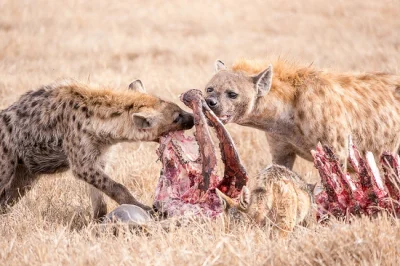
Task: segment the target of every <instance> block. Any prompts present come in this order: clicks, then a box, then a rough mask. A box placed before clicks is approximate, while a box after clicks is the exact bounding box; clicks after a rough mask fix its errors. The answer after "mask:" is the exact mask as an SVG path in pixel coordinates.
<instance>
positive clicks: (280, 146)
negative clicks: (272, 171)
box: [266, 133, 296, 170]
mask: <svg viewBox="0 0 400 266" xmlns="http://www.w3.org/2000/svg"><path fill="white" fill-rule="evenodd" d="M266 136H267V140H268V144H269V149H270V153H271V156H272V163H275V164H279V165H283V166H286V167H287V168H289V169H290V170H292V169H293V165H294V161H295V160H296V153H295V151H294V150H293V148H292V146H291V145H290V144H289V143H285V142H283V141H282V140H279V138H277V137H275V136H273V135H271V134H268V133H267V134H266Z"/></svg>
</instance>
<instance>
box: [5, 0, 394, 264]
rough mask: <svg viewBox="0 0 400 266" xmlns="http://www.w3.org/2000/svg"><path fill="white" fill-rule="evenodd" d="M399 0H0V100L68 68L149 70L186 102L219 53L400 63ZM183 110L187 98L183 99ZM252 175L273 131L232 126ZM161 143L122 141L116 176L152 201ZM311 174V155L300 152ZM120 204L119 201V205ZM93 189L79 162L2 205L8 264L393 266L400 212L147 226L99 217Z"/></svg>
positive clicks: (83, 72)
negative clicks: (123, 229)
mask: <svg viewBox="0 0 400 266" xmlns="http://www.w3.org/2000/svg"><path fill="white" fill-rule="evenodd" d="M399 14H400V1H399V0H382V1H373V0H363V1H361V0H352V1H343V0H340V1H322V0H307V1H289V0H280V1H269V0H268V1H265V0H264V1H261V0H257V1H251V2H249V1H242V0H237V1H229V0H222V1H183V0H177V1H171V2H168V3H167V2H166V1H161V0H158V1H154V0H148V1H127V0H126V1H104V0H101V1H100V0H99V1H83V0H71V1H61V0H53V1H45V0H36V1H30V0H0V109H2V108H5V107H7V106H8V105H9V104H11V103H12V102H13V101H15V100H16V99H17V98H18V97H19V96H20V95H21V94H22V93H23V92H25V91H27V90H29V89H34V88H37V87H39V86H41V85H44V84H48V83H51V82H54V81H56V80H60V79H63V78H73V79H75V80H77V81H80V82H84V83H90V84H99V85H102V86H108V87H115V88H116V89H121V90H122V89H125V88H126V87H127V86H128V84H129V83H130V82H131V81H132V80H134V79H136V78H140V79H141V80H142V81H143V83H144V84H145V86H146V87H147V90H148V91H149V92H150V93H153V94H156V95H159V96H161V97H163V98H164V99H167V100H173V101H175V102H178V98H177V96H178V95H179V94H180V93H182V92H184V91H186V90H188V89H191V88H199V89H203V87H204V85H205V84H206V82H207V81H208V79H209V78H210V77H211V76H212V74H213V73H214V65H213V64H214V61H215V60H216V59H221V60H223V61H225V63H226V64H227V65H231V64H232V63H233V62H235V61H236V60H238V59H240V58H256V59H265V58H269V57H277V56H280V57H283V58H287V59H289V60H293V61H296V62H299V63H304V64H307V65H309V64H313V65H314V67H316V68H329V69H332V70H334V71H346V72H347V71H386V72H392V73H400V16H399ZM180 105H181V106H182V107H183V104H180ZM228 129H229V131H230V132H231V133H232V136H233V139H234V141H235V142H236V144H237V146H238V148H239V152H240V155H241V157H242V158H243V160H244V164H245V166H246V169H247V170H248V172H249V174H250V178H254V176H255V175H256V174H257V172H258V171H259V170H261V169H262V168H263V167H265V166H267V165H268V164H269V163H270V162H271V158H270V155H269V152H268V143H267V141H266V139H265V135H264V134H263V133H262V132H261V131H258V130H255V129H249V128H244V127H239V126H235V125H229V126H228ZM156 148H157V144H156V143H141V144H120V145H117V146H116V148H115V151H116V152H115V153H113V154H112V156H111V158H110V164H111V168H110V174H111V176H112V177H113V179H115V180H117V181H119V182H122V183H123V184H124V185H126V186H127V187H128V188H129V189H130V190H131V191H132V193H134V194H135V195H136V196H137V197H138V198H139V199H140V200H141V201H142V202H144V203H147V204H151V202H152V199H153V195H154V190H155V185H156V183H157V180H158V176H159V170H160V168H161V165H160V163H159V162H157V161H156V160H157V156H156V153H155V150H156ZM295 170H296V171H297V172H298V173H300V174H302V175H303V176H305V178H306V179H307V180H309V181H313V180H317V178H318V176H317V175H316V171H315V170H314V168H313V165H312V164H311V163H309V162H305V161H304V160H298V161H297V162H296V166H295ZM113 206H116V204H115V203H114V202H112V201H111V200H110V201H109V208H110V209H111V208H112V207H113ZM90 211H91V207H90V203H89V198H88V192H87V189H86V186H85V185H84V184H83V183H82V182H80V181H77V180H76V179H74V178H73V177H72V175H71V173H70V172H67V173H65V174H62V175H56V176H51V177H50V176H43V178H41V180H40V181H39V182H38V184H37V185H36V186H35V188H34V189H33V190H32V191H31V192H30V193H29V194H28V195H27V196H26V197H25V198H24V199H23V200H21V201H20V203H19V204H17V205H16V206H15V207H14V208H13V209H12V210H11V212H9V213H8V214H5V215H1V216H0V264H1V265H189V264H190V265H332V264H335V265H336V264H342V265H344V264H345V265H396V264H398V258H399V256H400V223H399V221H398V220H395V219H393V218H391V217H381V218H378V219H373V220H370V219H367V218H362V219H356V220H354V221H353V222H352V223H351V224H344V223H341V222H331V223H329V224H328V225H326V226H320V225H314V226H312V227H310V228H302V227H299V228H296V231H295V233H294V234H293V235H292V236H291V237H290V238H289V239H288V240H271V239H270V238H269V235H270V232H269V229H268V228H267V229H265V228H254V227H252V226H250V225H244V226H238V227H235V228H232V230H231V231H228V232H227V231H225V230H224V225H223V223H222V222H221V221H220V220H217V221H215V222H209V223H205V224H199V223H193V224H192V225H191V226H189V227H184V228H176V229H173V230H172V231H171V232H168V233H167V232H163V231H162V230H161V229H160V228H158V227H157V226H155V227H154V228H153V229H152V231H151V233H150V234H149V235H145V234H130V233H127V234H121V235H119V236H117V237H116V236H113V234H111V232H109V231H106V232H102V233H100V234H96V232H97V231H98V228H97V226H96V225H94V224H93V223H91V222H90Z"/></svg>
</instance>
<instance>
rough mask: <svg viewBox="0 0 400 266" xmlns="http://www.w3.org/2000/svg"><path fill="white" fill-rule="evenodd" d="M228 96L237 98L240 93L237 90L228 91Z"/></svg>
mask: <svg viewBox="0 0 400 266" xmlns="http://www.w3.org/2000/svg"><path fill="white" fill-rule="evenodd" d="M228 97H229V98H231V99H236V98H237V97H238V94H237V93H236V92H233V91H229V92H228Z"/></svg>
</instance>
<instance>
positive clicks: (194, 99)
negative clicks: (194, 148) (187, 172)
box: [181, 90, 217, 191]
mask: <svg viewBox="0 0 400 266" xmlns="http://www.w3.org/2000/svg"><path fill="white" fill-rule="evenodd" d="M181 101H182V102H183V103H184V104H186V105H187V106H188V107H189V108H191V109H192V110H193V116H194V123H195V127H196V139H197V142H198V143H199V144H200V156H201V161H202V163H203V167H202V169H203V172H202V174H203V183H202V184H200V185H199V189H200V190H201V191H207V189H208V188H209V186H210V176H211V174H212V173H213V171H215V168H216V166H217V158H216V156H215V149H214V143H213V142H212V139H211V136H210V132H209V130H208V126H207V121H206V117H205V116H204V113H203V104H202V101H204V98H203V95H202V94H201V91H199V90H189V91H187V92H186V93H184V94H183V95H182V96H181Z"/></svg>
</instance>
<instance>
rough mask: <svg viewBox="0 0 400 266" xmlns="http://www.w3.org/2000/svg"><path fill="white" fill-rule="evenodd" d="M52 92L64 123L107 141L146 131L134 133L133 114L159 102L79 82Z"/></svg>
mask: <svg viewBox="0 0 400 266" xmlns="http://www.w3.org/2000/svg"><path fill="white" fill-rule="evenodd" d="M54 93H55V97H56V98H58V99H59V101H57V102H59V103H60V107H59V108H58V109H60V110H62V112H63V113H64V115H63V116H64V119H65V122H66V123H67V125H69V124H71V123H72V124H76V123H78V128H77V130H78V131H82V132H83V133H84V134H90V135H92V136H93V137H96V136H97V137H98V138H99V140H101V141H107V142H109V144H115V143H117V142H121V141H136V138H138V139H140V134H146V133H145V132H144V133H140V132H139V133H138V132H136V131H140V130H139V129H138V128H136V127H134V126H132V125H133V124H134V122H133V114H137V113H143V112H147V110H149V109H156V108H157V107H158V106H159V105H160V104H161V101H160V100H159V99H158V98H156V97H153V96H151V95H149V94H145V93H141V92H136V91H122V90H112V89H105V88H89V87H87V86H84V85H81V84H71V85H66V86H61V87H59V88H57V89H56V90H55V91H54ZM130 121H132V123H131V122H130Z"/></svg>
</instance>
